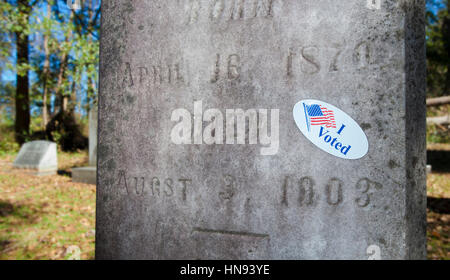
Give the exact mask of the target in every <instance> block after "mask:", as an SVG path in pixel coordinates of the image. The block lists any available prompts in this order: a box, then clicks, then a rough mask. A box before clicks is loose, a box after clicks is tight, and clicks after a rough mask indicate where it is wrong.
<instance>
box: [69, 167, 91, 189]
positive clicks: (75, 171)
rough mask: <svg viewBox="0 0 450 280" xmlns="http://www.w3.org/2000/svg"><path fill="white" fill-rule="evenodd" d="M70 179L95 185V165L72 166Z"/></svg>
mask: <svg viewBox="0 0 450 280" xmlns="http://www.w3.org/2000/svg"><path fill="white" fill-rule="evenodd" d="M72 181H74V182H78V183H86V184H92V185H95V184H96V183H97V168H96V167H95V166H86V167H77V168H72Z"/></svg>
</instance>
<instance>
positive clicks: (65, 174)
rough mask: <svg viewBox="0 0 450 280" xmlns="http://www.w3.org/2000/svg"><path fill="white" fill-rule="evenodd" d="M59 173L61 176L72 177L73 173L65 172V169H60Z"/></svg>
mask: <svg viewBox="0 0 450 280" xmlns="http://www.w3.org/2000/svg"><path fill="white" fill-rule="evenodd" d="M57 173H58V175H61V176H67V177H72V172H70V171H68V170H65V169H59V170H58V172H57Z"/></svg>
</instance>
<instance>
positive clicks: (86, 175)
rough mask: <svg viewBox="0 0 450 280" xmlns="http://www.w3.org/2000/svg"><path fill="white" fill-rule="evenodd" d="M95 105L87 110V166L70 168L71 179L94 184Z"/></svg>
mask: <svg viewBox="0 0 450 280" xmlns="http://www.w3.org/2000/svg"><path fill="white" fill-rule="evenodd" d="M97 114H98V113H97V107H94V108H92V109H91V110H90V111H89V166H85V167H76V168H72V181H74V182H78V183H86V184H92V185H95V184H96V182H97Z"/></svg>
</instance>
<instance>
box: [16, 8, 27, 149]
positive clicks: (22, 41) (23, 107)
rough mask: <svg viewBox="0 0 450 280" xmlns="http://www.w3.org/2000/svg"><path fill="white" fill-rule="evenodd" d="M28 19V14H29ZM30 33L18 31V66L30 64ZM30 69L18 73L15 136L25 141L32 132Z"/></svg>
mask: <svg viewBox="0 0 450 280" xmlns="http://www.w3.org/2000/svg"><path fill="white" fill-rule="evenodd" d="M27 19H28V16H27ZM28 43H29V39H28V35H26V34H24V33H22V32H16V47H17V66H19V65H21V64H23V63H25V64H28ZM28 82H29V79H28V70H27V71H26V73H25V74H24V75H20V74H19V73H17V87H16V122H15V138H16V141H17V143H19V144H20V145H22V144H23V143H25V141H26V139H27V136H28V135H29V132H30V96H29V85H28Z"/></svg>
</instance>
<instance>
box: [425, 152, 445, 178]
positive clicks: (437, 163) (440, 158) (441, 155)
mask: <svg viewBox="0 0 450 280" xmlns="http://www.w3.org/2000/svg"><path fill="white" fill-rule="evenodd" d="M427 164H431V166H432V168H433V171H436V172H444V173H450V151H440V150H428V151H427Z"/></svg>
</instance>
